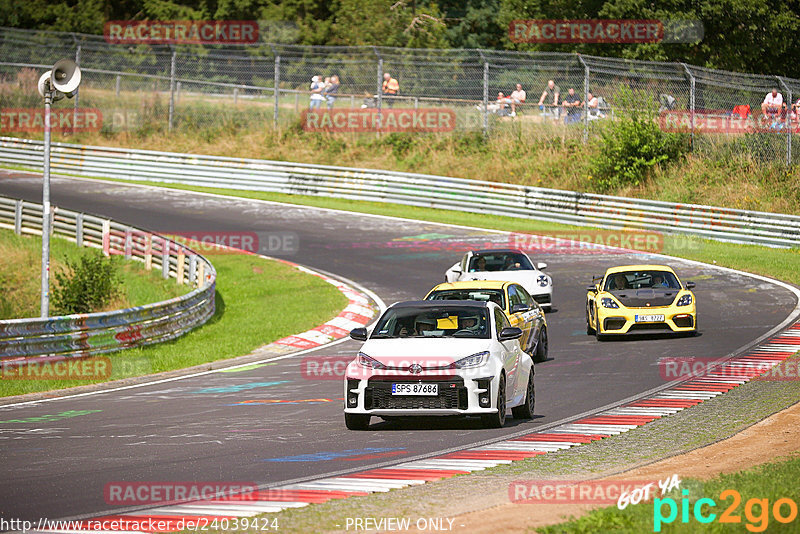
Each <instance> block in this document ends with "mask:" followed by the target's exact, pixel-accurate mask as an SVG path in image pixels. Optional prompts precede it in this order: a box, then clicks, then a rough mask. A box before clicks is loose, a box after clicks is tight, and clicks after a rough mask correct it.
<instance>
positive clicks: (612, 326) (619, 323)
mask: <svg viewBox="0 0 800 534" xmlns="http://www.w3.org/2000/svg"><path fill="white" fill-rule="evenodd" d="M624 326H625V318H624V317H607V318H606V320H605V321H603V330H621V329H622V327H624Z"/></svg>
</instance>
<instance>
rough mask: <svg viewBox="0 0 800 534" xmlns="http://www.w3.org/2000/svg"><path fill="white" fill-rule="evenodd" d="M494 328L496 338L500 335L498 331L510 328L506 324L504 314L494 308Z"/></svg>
mask: <svg viewBox="0 0 800 534" xmlns="http://www.w3.org/2000/svg"><path fill="white" fill-rule="evenodd" d="M494 326H495V329H496V335H498V336H499V335H500V331H501V330H502V329H503V328H507V327H509V326H511V324H510V323H509V322H508V319H507V318H506V314H505V313H503V312H502V311H501V310H500V309H499V308H495V310H494Z"/></svg>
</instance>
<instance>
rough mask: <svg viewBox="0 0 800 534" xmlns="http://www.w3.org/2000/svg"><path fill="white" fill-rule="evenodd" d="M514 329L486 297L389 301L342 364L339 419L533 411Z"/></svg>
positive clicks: (489, 421) (529, 364)
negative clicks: (347, 361) (350, 357)
mask: <svg viewBox="0 0 800 534" xmlns="http://www.w3.org/2000/svg"><path fill="white" fill-rule="evenodd" d="M521 336H522V330H520V329H519V328H515V327H512V326H511V325H510V324H509V322H508V318H507V317H506V314H505V313H504V312H503V310H502V308H500V307H499V306H498V305H497V304H495V303H494V302H486V301H483V302H479V301H472V300H464V301H411V302H400V303H397V304H394V305H393V306H391V307H390V308H389V309H388V310H386V312H385V313H384V314H383V315H382V316H381V318H380V319H379V320H378V322H377V323H376V325H375V329H374V330H373V331H372V334H371V335H368V334H367V330H366V329H365V328H356V329H354V330H353V331H352V332H350V337H352V338H353V339H356V340H359V341H364V342H365V343H364V345H363V346H362V347H361V350H360V351H359V353H358V356H357V357H356V359H355V360H354V361H352V362H351V363H350V365H348V366H347V371H346V374H345V381H344V396H345V407H344V420H345V424H346V425H347V428H349V429H351V430H365V429H367V428H368V427H369V422H370V418H371V417H372V416H373V415H377V416H380V417H383V418H385V419H391V418H393V417H405V416H420V415H463V416H467V415H477V416H480V417H481V418H482V420H483V424H484V426H487V427H490V428H499V427H502V426H503V425H504V424H505V419H506V409H507V408H508V407H510V408H511V411H512V414H513V415H514V417H515V418H520V419H527V418H531V417H533V408H534V389H533V374H534V368H533V361H532V360H531V357H530V355H528V354H527V353H526V352H524V351H523V350H522V348H521V347H520V344H519V338H520V337H521Z"/></svg>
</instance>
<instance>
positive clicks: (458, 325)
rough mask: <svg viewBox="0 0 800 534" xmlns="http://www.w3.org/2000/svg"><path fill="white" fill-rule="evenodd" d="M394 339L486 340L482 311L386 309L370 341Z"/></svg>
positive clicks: (487, 330)
mask: <svg viewBox="0 0 800 534" xmlns="http://www.w3.org/2000/svg"><path fill="white" fill-rule="evenodd" d="M398 337H419V338H422V337H425V338H443V337H464V338H480V339H489V337H490V327H489V323H488V321H487V313H486V308H479V307H477V306H474V305H473V306H442V307H441V308H431V307H411V306H403V307H397V308H390V309H388V310H387V311H386V313H384V314H383V316H382V317H381V318H380V320H378V324H377V325H376V326H375V330H374V331H373V333H372V336H371V338H372V339H381V338H398Z"/></svg>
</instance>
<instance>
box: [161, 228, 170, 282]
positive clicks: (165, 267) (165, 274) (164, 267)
mask: <svg viewBox="0 0 800 534" xmlns="http://www.w3.org/2000/svg"><path fill="white" fill-rule="evenodd" d="M161 239H162V241H161V277H162V278H169V249H170V247H171V246H172V245H170V242H169V241H168V240H167V238H166V237H162V238H161Z"/></svg>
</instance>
